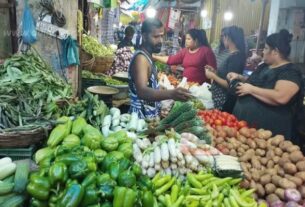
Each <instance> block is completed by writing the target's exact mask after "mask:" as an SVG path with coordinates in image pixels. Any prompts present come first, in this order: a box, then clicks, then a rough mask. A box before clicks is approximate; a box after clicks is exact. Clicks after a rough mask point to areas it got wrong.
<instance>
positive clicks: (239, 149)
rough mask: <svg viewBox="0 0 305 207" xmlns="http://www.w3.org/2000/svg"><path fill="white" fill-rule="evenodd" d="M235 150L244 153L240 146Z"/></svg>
mask: <svg viewBox="0 0 305 207" xmlns="http://www.w3.org/2000/svg"><path fill="white" fill-rule="evenodd" d="M237 152H240V153H243V154H244V153H246V151H245V149H244V148H242V147H238V149H237Z"/></svg>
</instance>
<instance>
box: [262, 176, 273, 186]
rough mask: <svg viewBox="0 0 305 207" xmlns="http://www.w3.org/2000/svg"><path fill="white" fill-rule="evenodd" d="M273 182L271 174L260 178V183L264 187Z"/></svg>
mask: <svg viewBox="0 0 305 207" xmlns="http://www.w3.org/2000/svg"><path fill="white" fill-rule="evenodd" d="M270 182H271V175H270V174H265V175H263V176H261V177H260V183H261V184H262V185H266V184H268V183H270Z"/></svg>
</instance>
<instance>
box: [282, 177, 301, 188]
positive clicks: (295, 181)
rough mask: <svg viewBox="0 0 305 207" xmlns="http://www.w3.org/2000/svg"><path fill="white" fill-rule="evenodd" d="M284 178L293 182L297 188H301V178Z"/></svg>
mask: <svg viewBox="0 0 305 207" xmlns="http://www.w3.org/2000/svg"><path fill="white" fill-rule="evenodd" d="M285 178H287V179H288V180H290V181H292V182H294V184H296V185H297V186H301V185H302V183H303V181H302V179H301V178H298V177H294V176H291V175H285Z"/></svg>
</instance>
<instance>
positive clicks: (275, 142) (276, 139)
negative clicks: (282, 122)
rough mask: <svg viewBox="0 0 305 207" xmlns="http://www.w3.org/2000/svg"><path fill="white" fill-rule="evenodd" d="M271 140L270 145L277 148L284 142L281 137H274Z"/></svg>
mask: <svg viewBox="0 0 305 207" xmlns="http://www.w3.org/2000/svg"><path fill="white" fill-rule="evenodd" d="M271 139H272V141H271V144H272V145H273V146H276V147H277V146H279V145H280V144H281V142H283V141H284V140H285V138H284V136H283V135H276V136H274V137H273V138H271Z"/></svg>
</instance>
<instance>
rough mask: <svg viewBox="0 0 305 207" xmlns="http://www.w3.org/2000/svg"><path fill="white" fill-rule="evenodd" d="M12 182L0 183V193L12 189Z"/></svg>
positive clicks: (5, 192)
mask: <svg viewBox="0 0 305 207" xmlns="http://www.w3.org/2000/svg"><path fill="white" fill-rule="evenodd" d="M13 188H14V183H5V182H1V183H0V195H5V194H7V193H10V192H12V191H13Z"/></svg>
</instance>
